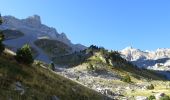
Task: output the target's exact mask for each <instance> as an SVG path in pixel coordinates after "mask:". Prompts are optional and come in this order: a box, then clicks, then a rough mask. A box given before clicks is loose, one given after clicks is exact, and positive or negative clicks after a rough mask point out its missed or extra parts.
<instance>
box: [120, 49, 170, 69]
mask: <svg viewBox="0 0 170 100" xmlns="http://www.w3.org/2000/svg"><path fill="white" fill-rule="evenodd" d="M120 53H121V54H122V57H123V58H125V59H126V60H128V61H131V62H132V63H134V64H135V65H137V66H138V67H140V68H149V69H155V70H165V68H163V67H162V66H166V70H170V69H168V68H169V66H170V49H157V50H156V51H148V50H147V51H142V50H139V49H135V48H132V47H128V48H125V49H123V50H121V51H120ZM162 68H163V69H162Z"/></svg>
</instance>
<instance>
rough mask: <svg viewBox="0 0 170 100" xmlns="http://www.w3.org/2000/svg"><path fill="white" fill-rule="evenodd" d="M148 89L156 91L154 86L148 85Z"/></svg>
mask: <svg viewBox="0 0 170 100" xmlns="http://www.w3.org/2000/svg"><path fill="white" fill-rule="evenodd" d="M146 88H147V89H148V90H153V89H154V85H153V84H151V85H148V86H147V87H146Z"/></svg>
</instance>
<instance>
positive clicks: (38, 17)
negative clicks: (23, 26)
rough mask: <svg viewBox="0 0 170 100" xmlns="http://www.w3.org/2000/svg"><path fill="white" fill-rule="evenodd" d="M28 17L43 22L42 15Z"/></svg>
mask: <svg viewBox="0 0 170 100" xmlns="http://www.w3.org/2000/svg"><path fill="white" fill-rule="evenodd" d="M27 19H32V20H34V21H36V22H40V23H41V17H40V16H39V15H33V16H29V17H28V18H27Z"/></svg>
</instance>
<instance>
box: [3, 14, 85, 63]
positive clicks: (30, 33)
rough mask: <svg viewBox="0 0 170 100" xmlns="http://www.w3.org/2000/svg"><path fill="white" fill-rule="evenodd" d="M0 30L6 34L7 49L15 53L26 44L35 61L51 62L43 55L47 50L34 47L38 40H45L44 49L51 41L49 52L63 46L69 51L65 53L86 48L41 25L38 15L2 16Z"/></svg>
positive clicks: (47, 56)
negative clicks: (29, 46) (33, 52)
mask: <svg viewBox="0 0 170 100" xmlns="http://www.w3.org/2000/svg"><path fill="white" fill-rule="evenodd" d="M0 30H4V33H6V37H7V39H6V41H5V42H4V43H5V44H6V45H7V46H8V47H10V48H11V49H13V50H14V51H16V50H17V49H18V48H20V47H21V46H22V45H24V44H26V43H27V44H30V45H31V47H32V48H33V49H35V51H36V52H37V53H38V56H37V59H39V60H42V61H44V62H47V63H49V62H50V61H51V60H50V57H49V55H48V54H46V53H45V51H47V50H43V49H45V48H41V47H40V46H39V45H35V42H36V41H38V40H41V39H44V40H45V41H46V40H47V45H46V47H48V46H49V43H48V41H49V40H52V41H53V44H51V42H50V46H51V47H48V48H50V50H56V49H57V48H58V47H62V46H63V45H64V49H67V48H69V50H64V51H69V52H67V53H71V52H74V51H80V50H84V49H85V48H86V47H85V46H83V45H81V44H73V43H72V42H71V41H70V40H69V39H68V38H67V36H66V35H65V33H61V34H60V33H58V32H57V31H56V29H55V28H52V27H48V26H46V25H44V24H42V23H41V18H40V16H38V15H33V16H30V17H28V18H25V19H18V18H15V17H13V16H3V24H2V25H1V26H0ZM9 33H12V34H9ZM56 44H57V45H56ZM66 46H67V47H66ZM48 52H51V51H48ZM58 53H60V52H58Z"/></svg>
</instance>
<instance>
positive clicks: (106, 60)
mask: <svg viewBox="0 0 170 100" xmlns="http://www.w3.org/2000/svg"><path fill="white" fill-rule="evenodd" d="M53 60H54V62H55V63H56V66H57V67H56V71H57V73H59V74H61V75H63V76H65V77H68V78H70V79H72V80H74V81H77V82H79V83H81V84H84V85H85V86H87V87H90V88H92V89H94V90H96V91H99V92H101V93H102V94H104V95H107V96H108V97H111V98H113V99H118V100H121V99H123V98H126V99H128V100H133V99H134V98H135V97H136V96H147V97H149V96H150V95H155V94H157V93H159V92H161V91H164V93H167V94H168V95H169V93H168V91H169V88H167V87H166V86H168V84H169V82H168V81H167V80H166V77H165V76H163V75H160V74H159V72H157V71H154V70H146V69H140V68H138V67H137V66H135V65H133V64H132V63H131V62H129V61H127V60H126V59H124V58H122V57H121V55H120V54H119V52H116V51H108V50H106V49H104V48H98V47H96V46H90V47H89V48H88V49H86V50H83V51H81V52H75V53H73V54H70V55H65V56H61V57H56V58H54V59H53ZM127 76H129V77H130V82H126V81H125V80H124V79H125V78H127ZM151 84H153V85H154V87H155V89H153V90H149V89H147V87H148V86H150V85H151ZM157 84H159V86H157ZM145 93H147V94H145Z"/></svg>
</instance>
